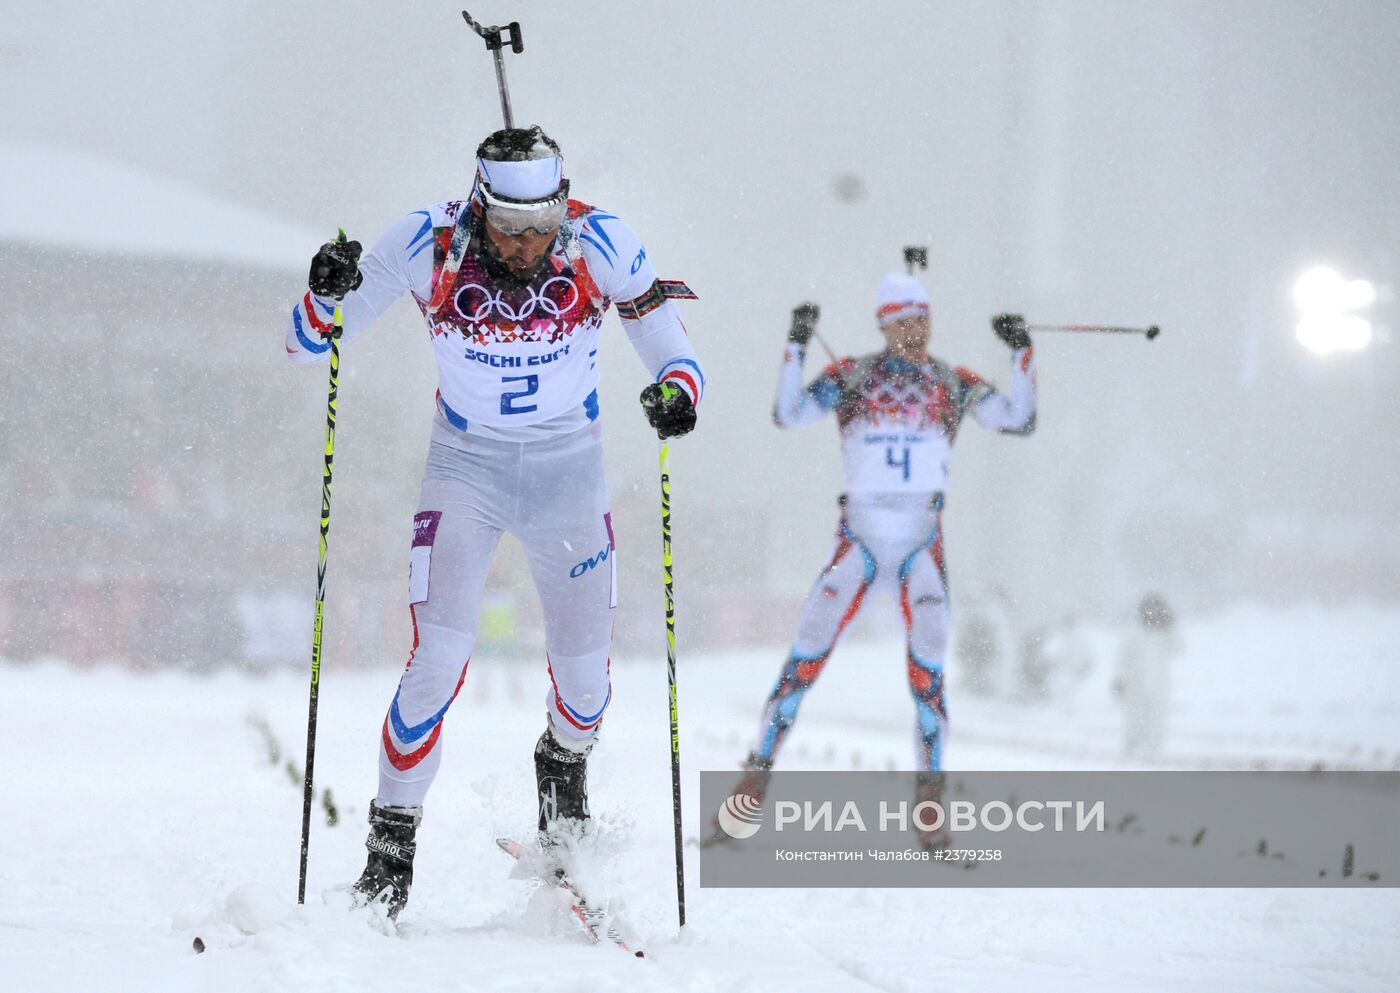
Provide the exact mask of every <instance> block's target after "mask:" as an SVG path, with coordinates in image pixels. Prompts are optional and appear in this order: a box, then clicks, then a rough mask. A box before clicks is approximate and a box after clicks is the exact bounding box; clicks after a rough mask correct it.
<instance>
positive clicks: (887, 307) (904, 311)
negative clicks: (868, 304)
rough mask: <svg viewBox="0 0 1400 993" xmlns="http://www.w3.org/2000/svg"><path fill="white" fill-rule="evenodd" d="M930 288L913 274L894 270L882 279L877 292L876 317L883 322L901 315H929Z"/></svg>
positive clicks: (896, 318) (894, 319)
mask: <svg viewBox="0 0 1400 993" xmlns="http://www.w3.org/2000/svg"><path fill="white" fill-rule="evenodd" d="M928 312H929V306H928V290H926V289H924V284H923V283H921V282H919V281H918V280H917V279H915V278H914V277H913V276H906V275H905V274H904V273H902V272H892V273H890V274H889V275H888V276H886V277H885V278H884V279H882V280H880V288H879V290H878V291H876V294H875V319H876V320H877V321H879V322H880V323H881V324H887V323H889V322H890V321H897V320H899V319H900V318H901V317H916V316H919V315H924V316H928Z"/></svg>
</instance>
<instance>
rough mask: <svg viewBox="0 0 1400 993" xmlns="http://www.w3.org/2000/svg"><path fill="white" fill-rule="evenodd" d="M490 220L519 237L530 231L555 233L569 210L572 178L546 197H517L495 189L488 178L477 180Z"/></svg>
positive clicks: (500, 230)
mask: <svg viewBox="0 0 1400 993" xmlns="http://www.w3.org/2000/svg"><path fill="white" fill-rule="evenodd" d="M477 189H478V191H479V192H480V194H481V205H482V209H483V211H484V212H485V214H486V223H487V224H489V225H491V226H492V227H493V228H495V229H496V230H497V231H499V232H501V233H502V234H506V235H510V236H512V237H518V236H520V235H523V234H525V233H526V232H527V231H533V232H535V233H536V234H552V233H553V232H554V231H556V230H558V228H559V225H560V224H563V223H564V215H565V214H567V213H568V210H569V181H568V180H567V179H565V180H561V181H560V184H559V189H558V191H557V192H555V193H553V194H552V195H550V196H548V197H546V198H545V199H543V200H517V199H515V198H514V197H508V196H505V195H503V194H501V193H496V192H494V191H493V190H492V189H491V184H490V183H488V182H486V181H485V180H484V179H483V180H480V181H479V182H478V184H477Z"/></svg>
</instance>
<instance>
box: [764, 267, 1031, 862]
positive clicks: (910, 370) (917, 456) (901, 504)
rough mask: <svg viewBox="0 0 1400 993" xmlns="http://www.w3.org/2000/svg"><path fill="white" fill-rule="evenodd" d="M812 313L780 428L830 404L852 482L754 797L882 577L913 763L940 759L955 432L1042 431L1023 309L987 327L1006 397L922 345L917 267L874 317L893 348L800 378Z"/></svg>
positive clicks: (791, 365)
mask: <svg viewBox="0 0 1400 993" xmlns="http://www.w3.org/2000/svg"><path fill="white" fill-rule="evenodd" d="M816 318H817V308H816V307H815V306H814V305H812V304H803V305H801V306H799V307H798V308H797V309H796V310H794V311H793V321H792V327H791V330H790V331H789V333H788V344H787V350H786V352H785V353H784V356H783V365H782V371H781V374H780V376H779V379H778V395H777V403H776V405H775V407H774V420H775V421H776V422H777V423H778V425H779V426H780V427H784V428H793V427H802V426H804V425H807V424H813V423H815V422H817V421H819V420H821V419H823V418H824V417H826V416H827V415H828V414H832V413H834V414H835V415H836V423H837V426H838V428H839V429H840V431H841V456H842V463H843V466H844V475H845V489H844V493H843V494H842V496H841V498H840V506H841V519H840V521H839V522H838V523H837V526H836V547H835V551H834V552H833V553H832V556H831V560H830V561H829V562H828V563H827V565H826V567H825V568H824V569H823V570H822V573H821V575H820V576H819V577H818V579H817V582H816V584H815V585H814V586H813V587H812V590H811V592H810V593H809V594H808V596H807V600H806V603H805V604H804V605H803V608H802V613H801V616H800V617H799V618H798V622H797V634H796V637H794V639H793V642H792V650H791V652H790V653H789V655H788V658H787V661H786V662H785V663H784V664H783V669H782V672H781V674H780V675H779V677H778V682H777V685H776V686H775V687H774V688H773V692H772V693H771V694H770V696H769V698H768V702H767V705H766V707H765V709H764V714H763V720H762V724H761V727H760V729H759V735H758V741H757V743H756V744H755V746H754V749H753V751H752V752H751V753H750V754H749V756H748V758H747V760H746V761H745V767H746V769H747V770H748V773H749V775H748V776H747V777H746V779H745V782H744V784H743V786H741V789H742V790H743V791H745V792H749V793H751V794H754V795H756V796H758V797H759V798H761V796H762V793H763V789H764V786H765V785H766V781H767V772H768V770H771V769H772V767H773V760H774V758H775V757H776V755H777V753H778V749H779V748H780V747H781V746H782V743H783V739H784V738H785V737H786V736H787V733H788V732H789V731H790V730H791V729H792V725H793V722H794V721H796V720H797V711H798V707H799V706H800V705H801V703H802V698H803V696H804V695H805V694H806V692H807V690H808V689H810V688H811V686H812V684H813V683H814V682H815V681H816V679H817V677H818V676H819V675H821V672H822V669H823V667H824V666H825V665H826V662H827V659H829V658H830V657H831V653H832V650H833V649H834V648H835V647H836V643H837V641H838V640H839V639H840V637H841V633H842V631H844V630H845V629H846V627H847V625H849V624H850V623H851V621H853V620H854V619H855V617H856V615H857V614H858V613H859V612H860V609H861V607H862V606H863V605H864V603H865V601H866V597H867V595H868V594H869V593H871V592H872V591H873V590H875V589H876V588H877V587H880V586H884V587H887V588H889V589H892V590H893V592H894V593H895V594H896V595H897V597H898V600H899V609H900V614H901V616H902V617H903V619H904V627H905V633H906V638H907V652H906V658H905V662H906V666H907V670H908V677H909V688H910V691H911V692H912V693H913V696H914V705H915V710H916V714H917V717H916V723H915V743H916V750H917V765H918V768H919V769H920V770H921V771H923V772H926V773H937V772H938V771H939V770H940V769H941V768H942V751H943V739H944V733H945V730H946V726H947V720H948V717H947V710H946V708H945V706H944V685H943V662H944V657H945V655H946V653H947V647H948V579H947V571H946V569H945V566H944V559H943V524H942V509H943V492H944V486H945V484H946V481H947V478H948V463H949V458H950V456H951V453H952V446H953V440H954V438H955V437H956V436H957V432H958V427H959V425H960V424H961V423H962V420H963V418H964V417H966V416H968V415H971V417H972V418H973V419H974V420H976V421H977V423H978V424H980V425H982V426H983V427H984V428H988V429H990V430H993V431H999V432H1001V433H1003V434H1023V435H1024V434H1030V433H1031V432H1032V431H1033V430H1034V428H1035V416H1036V389H1035V364H1034V360H1033V358H1032V353H1031V343H1030V337H1029V335H1028V334H1027V332H1026V325H1025V321H1024V320H1023V319H1021V318H1020V317H1017V316H1015V315H1010V314H1003V315H1000V316H998V317H996V318H994V319H993V322H992V323H993V327H994V328H995V330H996V333H997V335H998V336H999V337H1000V338H1001V339H1002V340H1003V341H1005V342H1006V343H1007V345H1009V346H1010V347H1011V349H1012V359H1011V389H1010V392H1009V393H1002V392H999V391H998V390H997V389H996V388H994V387H993V386H992V385H991V384H989V383H988V382H986V381H985V380H983V379H982V378H981V377H980V376H978V375H976V374H975V373H973V372H971V371H969V370H967V369H963V368H955V367H953V366H949V365H947V364H946V363H944V362H943V361H942V360H940V359H937V358H934V357H932V356H931V355H929V354H928V352H927V349H928V341H929V331H930V316H929V300H928V294H927V292H926V291H925V289H924V287H923V285H922V284H921V283H920V282H919V281H918V280H917V279H915V278H914V277H913V276H905V275H900V274H891V275H889V276H886V277H885V278H884V279H883V280H882V281H881V283H880V286H879V292H878V301H877V306H876V320H877V321H878V322H879V326H880V330H881V332H882V333H883V334H884V336H885V340H886V342H887V346H886V347H885V349H884V350H883V351H879V352H876V353H873V354H870V355H865V356H862V357H860V358H845V359H841V360H840V361H839V362H836V363H835V364H833V365H830V366H828V367H827V368H826V370H825V371H824V372H822V374H821V375H820V376H818V377H817V378H816V379H815V380H814V381H812V382H811V383H810V384H808V385H806V386H805V387H804V385H803V382H802V362H803V359H804V357H805V356H806V352H807V343H808V341H809V339H810V338H811V337H812V334H813V332H814V330H815V325H816ZM925 840H929V839H925Z"/></svg>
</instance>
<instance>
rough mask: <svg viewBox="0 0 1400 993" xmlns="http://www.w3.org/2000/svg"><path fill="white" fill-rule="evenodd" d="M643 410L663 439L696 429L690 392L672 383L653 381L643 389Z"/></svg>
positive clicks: (676, 436)
mask: <svg viewBox="0 0 1400 993" xmlns="http://www.w3.org/2000/svg"><path fill="white" fill-rule="evenodd" d="M641 399H642V410H643V412H644V413H645V414H646V415H647V421H648V423H650V424H651V426H652V427H654V428H656V436H657V437H658V438H660V439H662V440H663V441H664V440H665V439H667V438H679V437H680V436H681V435H683V434H690V432H692V431H694V430H695V405H694V404H692V403H691V402H690V394H688V393H686V391H685V390H683V389H681V388H680V387H679V386H672V385H671V384H670V383H652V384H651V385H650V386H648V387H647V388H646V389H644V390H642V397H641Z"/></svg>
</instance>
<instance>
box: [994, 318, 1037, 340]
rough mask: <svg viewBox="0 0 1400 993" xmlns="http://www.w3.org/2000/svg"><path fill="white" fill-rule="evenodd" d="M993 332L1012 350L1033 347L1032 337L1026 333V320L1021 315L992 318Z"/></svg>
mask: <svg viewBox="0 0 1400 993" xmlns="http://www.w3.org/2000/svg"><path fill="white" fill-rule="evenodd" d="M992 330H993V331H995V332H996V333H997V337H998V338H1000V339H1001V340H1002V341H1004V342H1006V343H1007V344H1008V345H1010V346H1011V347H1012V348H1029V347H1030V346H1031V336H1030V334H1029V333H1028V332H1027V331H1026V319H1025V318H1024V317H1022V316H1021V315H1020V314H997V316H996V317H993V318H992Z"/></svg>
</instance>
